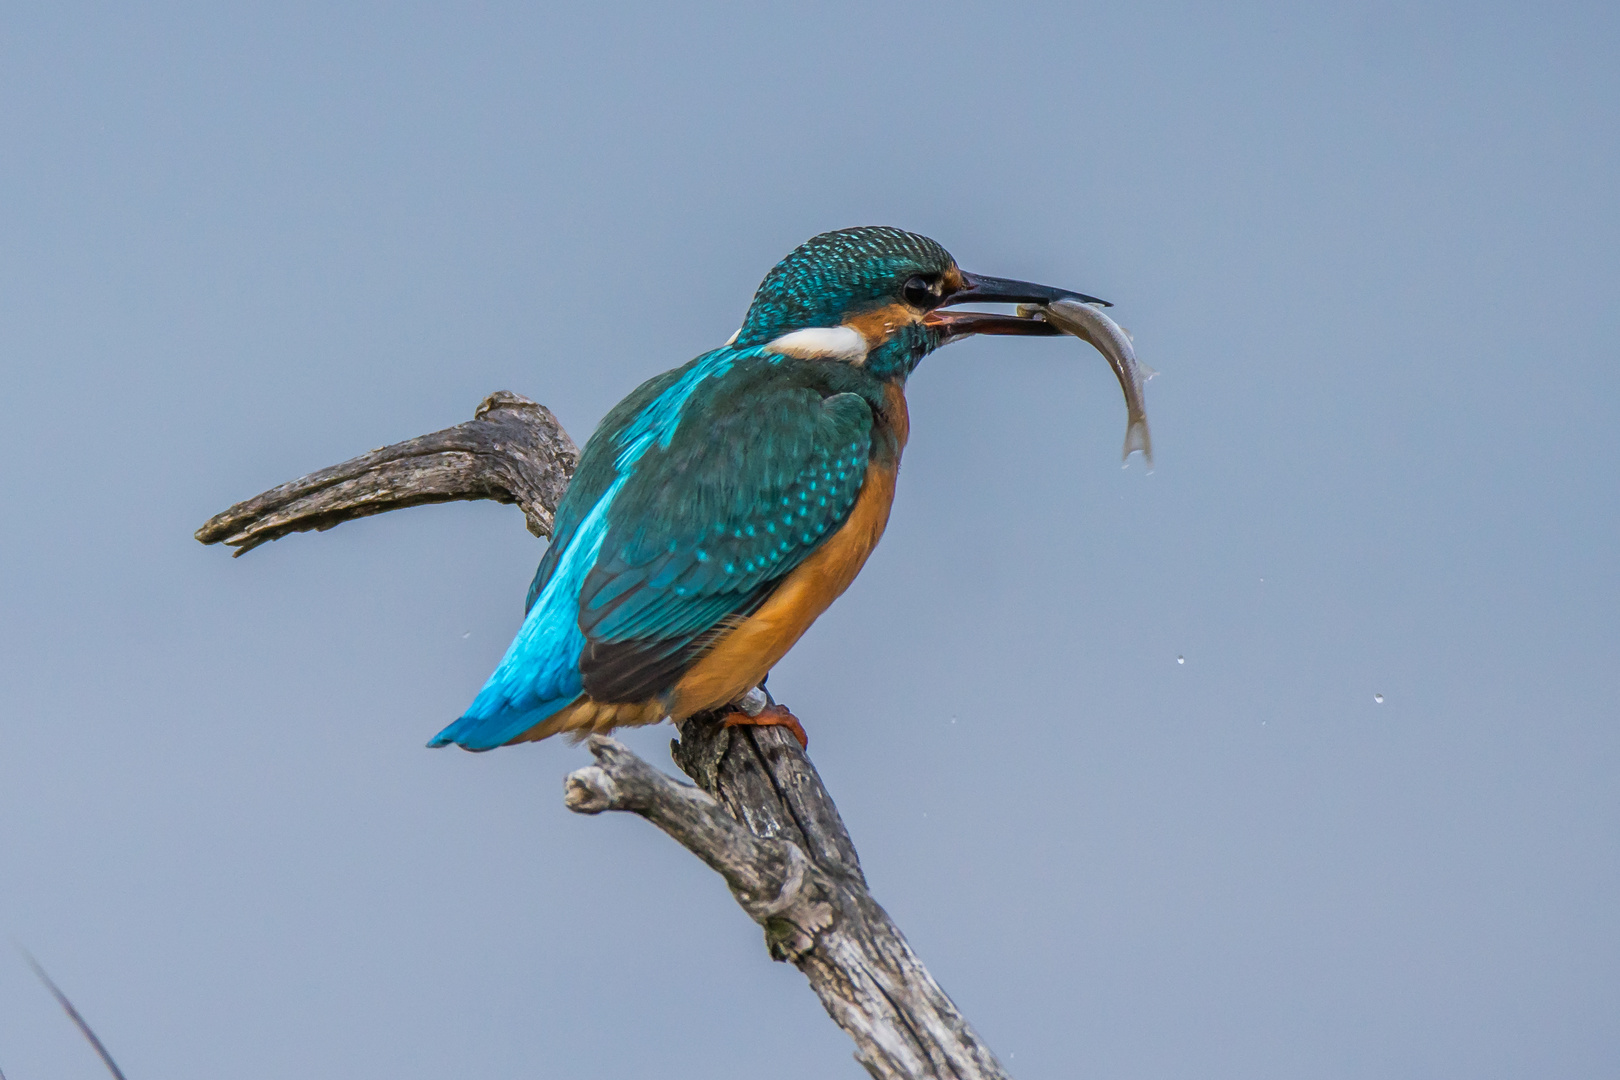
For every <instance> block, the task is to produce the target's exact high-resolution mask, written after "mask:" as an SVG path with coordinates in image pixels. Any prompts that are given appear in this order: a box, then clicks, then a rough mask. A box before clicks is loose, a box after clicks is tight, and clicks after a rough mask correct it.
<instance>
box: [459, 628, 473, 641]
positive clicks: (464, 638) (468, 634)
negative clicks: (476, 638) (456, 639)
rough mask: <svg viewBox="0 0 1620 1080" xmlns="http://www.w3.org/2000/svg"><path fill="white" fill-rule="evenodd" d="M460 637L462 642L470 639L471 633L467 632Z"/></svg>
mask: <svg viewBox="0 0 1620 1080" xmlns="http://www.w3.org/2000/svg"><path fill="white" fill-rule="evenodd" d="M461 637H462V640H466V639H467V638H470V637H472V631H471V630H469V631H467V632H466V633H465V634H462V635H461Z"/></svg>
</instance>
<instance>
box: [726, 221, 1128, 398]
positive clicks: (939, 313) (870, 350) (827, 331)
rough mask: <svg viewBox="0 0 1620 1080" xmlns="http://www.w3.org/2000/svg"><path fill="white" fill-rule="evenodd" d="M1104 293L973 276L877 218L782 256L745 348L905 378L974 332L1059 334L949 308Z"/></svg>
mask: <svg viewBox="0 0 1620 1080" xmlns="http://www.w3.org/2000/svg"><path fill="white" fill-rule="evenodd" d="M1061 299H1073V300H1081V301H1084V302H1087V303H1103V301H1100V300H1097V299H1096V298H1095V297H1091V296H1086V295H1084V294H1082V293H1076V292H1070V291H1069V290H1067V289H1055V288H1052V287H1050V286H1047V285H1035V284H1032V283H1030V282H1027V281H1011V280H1007V279H1005V278H993V277H985V276H983V275H980V274H970V273H967V272H966V271H964V270H962V269H961V268H960V267H958V266H957V265H956V260H955V259H953V258H951V253H950V252H948V251H946V250H945V249H944V248H942V247H940V246H939V245H938V244H937V243H935V242H934V241H932V240H930V239H928V237H926V236H918V235H917V234H916V233H908V232H905V231H904V230H902V229H893V228H888V227H886V226H879V225H872V226H863V227H861V228H856V229H840V230H839V231H837V232H829V233H822V234H821V235H820V236H817V237H813V238H811V239H810V240H807V241H805V242H804V243H803V244H801V245H799V247H798V248H797V249H795V250H794V251H793V252H792V253H791V254H790V255H788V257H787V258H785V259H783V260H782V261H781V262H779V263H777V264H776V266H775V267H774V268H773V269H772V270H771V272H770V273H769V274H766V275H765V280H764V281H762V282H760V285H759V290H758V291H757V292H756V293H754V302H753V304H752V306H750V307H749V309H748V316H747V318H746V319H744V320H743V325H742V329H741V330H739V331H737V336H736V338H735V339H734V342H733V343H734V344H735V345H736V347H737V348H744V349H745V348H754V347H757V346H764V347H765V349H766V350H767V351H770V352H777V353H782V354H783V355H786V356H794V357H799V358H801V359H807V360H808V359H824V360H833V361H842V362H844V363H851V364H859V365H862V366H864V367H865V368H866V369H867V370H869V371H871V372H872V373H873V374H875V375H877V376H879V377H880V378H884V379H898V380H902V381H903V380H904V379H905V378H906V376H908V375H910V374H911V370H912V369H913V368H915V367H916V366H917V363H918V362H919V361H920V360H922V358H923V357H924V356H927V355H928V354H929V353H930V352H932V351H933V350H935V349H937V348H939V347H940V346H941V345H945V344H948V343H949V342H951V341H955V340H956V339H957V338H961V337H966V336H968V335H970V334H1036V335H1049V334H1055V333H1058V332H1059V331H1058V330H1056V329H1055V328H1054V327H1053V326H1051V325H1050V324H1048V323H1046V322H1042V321H1039V320H1036V319H1031V318H1023V317H1020V316H1014V315H996V314H989V313H984V312H968V311H947V310H944V309H946V308H949V307H954V306H955V305H957V304H970V303H985V304H1040V303H1048V302H1050V301H1053V300H1061Z"/></svg>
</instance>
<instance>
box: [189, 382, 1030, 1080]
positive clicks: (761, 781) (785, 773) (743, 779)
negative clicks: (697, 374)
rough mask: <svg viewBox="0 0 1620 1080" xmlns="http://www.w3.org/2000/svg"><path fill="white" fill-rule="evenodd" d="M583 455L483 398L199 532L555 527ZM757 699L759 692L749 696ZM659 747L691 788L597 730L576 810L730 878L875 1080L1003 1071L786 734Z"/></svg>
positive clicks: (689, 739) (541, 421)
mask: <svg viewBox="0 0 1620 1080" xmlns="http://www.w3.org/2000/svg"><path fill="white" fill-rule="evenodd" d="M577 460H578V452H577V451H576V450H575V448H574V444H573V442H572V440H570V439H569V437H568V435H567V433H566V432H564V431H563V429H562V427H561V425H559V424H558V423H557V420H556V418H555V417H553V416H552V415H551V413H550V412H549V411H548V410H547V409H546V408H545V407H544V406H541V405H537V404H535V403H534V402H532V401H529V400H528V399H526V398H522V397H519V396H517V395H516V394H508V393H496V394H491V395H490V396H489V397H488V398H486V399H485V400H484V402H483V404H481V405H480V406H479V407H478V411H477V413H476V415H475V418H474V419H473V420H472V421H470V422H468V423H465V424H460V425H458V426H456V427H453V428H448V429H446V430H444V431H439V432H435V433H433V434H431V435H424V436H422V437H420V438H417V439H410V440H408V441H406V442H402V443H397V444H395V445H393V446H386V447H383V448H382V449H380V450H373V451H372V452H371V453H369V454H365V455H363V456H361V457H358V458H355V459H353V460H352V461H347V462H344V463H343V464H341V465H335V466H333V467H332V468H329V469H323V470H321V471H320V472H317V473H311V474H310V475H309V476H306V477H304V478H302V479H300V480H294V481H292V482H291V483H288V484H283V485H281V486H280V487H278V488H275V489H273V490H271V491H267V492H265V493H264V494H262V495H259V496H258V497H256V498H253V499H250V500H248V501H247V502H243V503H238V504H237V505H236V506H233V507H231V508H230V509H229V510H227V511H225V512H224V513H222V514H219V515H217V516H216V517H214V518H212V519H210V520H209V522H208V523H207V524H206V525H204V526H203V527H202V528H201V529H199V530H198V531H197V539H198V540H201V541H202V542H203V543H205V544H213V543H225V544H228V545H230V546H232V547H235V548H236V549H237V550H236V552H235V554H237V555H241V554H242V553H243V552H245V551H248V550H251V549H252V548H254V547H257V546H258V545H259V544H263V543H266V542H268V541H270V540H275V539H278V538H279V537H282V536H285V535H287V534H288V533H292V532H298V531H304V530H309V529H329V528H331V527H332V526H334V525H337V524H339V523H341V522H343V521H347V520H349V519H351V518H357V517H366V516H368V515H371V514H378V513H382V512H383V511H385V510H395V509H399V508H400V507H405V506H418V505H421V504H423V503H430V502H447V501H451V500H456V499H495V500H496V501H498V502H508V503H517V504H518V505H519V506H520V507H522V509H523V512H524V516H525V517H526V518H527V520H528V524H529V529H530V531H531V532H533V533H535V535H537V536H544V535H549V534H550V531H551V525H552V521H553V514H554V512H555V509H556V506H557V501H558V500H559V499H560V498H561V497H562V493H563V491H564V490H565V489H566V487H567V482H568V477H569V476H570V475H572V472H573V468H574V465H575V463H576V461H577ZM755 693H756V694H758V695H759V696H760V697H763V696H764V695H763V693H762V692H760V691H756V692H755ZM680 736H681V737H680V738H679V739H678V740H676V741H674V742H672V743H671V745H670V752H671V756H672V757H673V758H674V760H675V763H676V764H677V765H679V766H680V767H681V769H682V770H683V771H684V772H685V773H686V774H687V775H688V776H690V777H691V778H692V779H693V780H694V781H695V782H696V786H695V787H694V786H692V785H689V784H683V783H680V782H678V781H676V780H675V779H673V778H672V777H670V776H668V775H667V774H665V773H663V772H662V771H660V770H658V769H656V768H654V767H653V766H652V765H649V764H648V763H647V762H645V761H643V760H642V759H641V758H639V757H637V756H636V755H635V754H633V753H631V752H630V751H629V750H628V749H627V748H626V747H625V746H623V745H622V744H621V743H618V742H616V741H614V740H613V739H609V738H604V737H600V736H596V737H592V738H591V740H590V744H589V745H590V750H591V753H592V755H593V756H594V757H595V759H596V763H595V764H594V765H589V766H586V767H585V768H582V769H578V770H575V771H574V772H573V773H571V774H569V776H568V778H567V781H566V784H565V788H564V801H565V803H566V805H567V806H568V808H569V809H571V810H574V811H575V812H577V813H582V814H598V813H602V812H603V811H607V810H617V811H627V812H629V813H634V814H639V815H641V816H642V817H644V818H646V819H647V820H648V821H650V822H652V823H653V824H654V825H656V826H658V827H659V828H660V829H662V830H663V831H664V832H666V833H668V834H669V835H670V836H671V837H673V838H674V839H675V840H676V841H677V842H678V843H680V844H681V845H682V846H683V847H685V848H686V849H687V850H688V851H690V852H692V853H693V854H694V855H696V856H697V857H698V858H700V859H702V860H703V861H704V862H705V863H706V864H708V866H709V867H710V868H711V869H713V870H714V871H715V872H716V873H718V874H720V876H721V877H722V878H724V879H725V882H726V884H727V885H728V886H729V887H730V888H731V892H732V895H733V896H735V897H736V899H737V903H738V904H739V905H740V906H741V907H742V909H743V910H744V911H745V912H747V913H748V915H749V916H750V917H751V918H752V919H754V921H755V922H757V923H759V924H760V925H761V926H762V927H764V930H765V943H766V947H767V948H768V949H769V951H770V954H771V956H772V957H774V958H775V959H777V960H783V961H787V962H790V963H792V964H794V965H795V966H797V967H798V968H799V970H800V971H802V972H804V974H805V977H806V978H807V979H808V980H809V981H810V985H811V987H812V988H813V989H814V990H815V992H816V994H817V996H818V997H820V999H821V1002H822V1004H823V1005H824V1006H825V1007H826V1009H827V1012H828V1014H829V1015H830V1016H831V1017H832V1018H833V1020H834V1021H835V1022H836V1023H837V1024H838V1026H839V1027H841V1028H843V1029H844V1031H846V1032H847V1033H848V1034H849V1036H850V1037H851V1038H852V1039H854V1041H855V1045H856V1055H855V1056H856V1060H858V1061H859V1062H860V1063H861V1064H862V1065H864V1066H865V1067H866V1069H867V1071H868V1072H870V1073H871V1074H872V1075H873V1076H875V1077H879V1078H881V1080H920V1078H924V1077H937V1078H941V1080H945V1078H951V1080H997V1078H1001V1080H1004V1078H1005V1077H1006V1073H1004V1072H1003V1071H1002V1069H1001V1066H1000V1065H999V1064H998V1063H997V1061H996V1059H995V1057H994V1055H992V1054H991V1053H990V1050H989V1049H988V1048H987V1047H986V1046H985V1045H984V1043H983V1042H982V1041H981V1040H980V1039H979V1037H978V1035H976V1034H975V1033H974V1031H973V1028H972V1027H971V1026H970V1025H969V1024H968V1022H967V1020H966V1019H964V1018H963V1016H962V1015H961V1013H960V1012H958V1011H957V1008H956V1006H955V1005H954V1004H953V1003H952V1002H951V999H950V998H949V997H947V996H946V994H945V992H944V991H943V990H941V989H940V987H939V984H938V983H936V982H935V981H934V978H933V976H932V975H930V974H929V973H928V969H927V968H926V967H924V966H923V963H922V961H921V960H919V959H918V958H917V956H916V954H915V953H913V952H912V951H911V947H910V946H909V945H908V944H907V943H906V939H905V937H904V935H902V934H901V933H900V930H899V928H898V927H896V926H895V925H894V922H893V920H891V919H890V918H889V916H888V914H887V913H886V912H885V911H884V910H883V908H882V907H881V906H879V904H878V902H877V901H876V900H874V899H872V896H871V894H870V893H869V892H868V891H867V888H866V877H865V875H864V874H862V872H861V864H860V859H859V857H858V856H857V855H856V853H855V845H854V844H853V843H852V842H851V841H850V838H849V833H848V831H847V830H845V828H844V823H843V820H842V818H840V817H839V815H838V808H837V807H836V806H835V805H834V804H833V801H832V797H831V796H830V795H828V794H827V789H826V788H825V787H824V786H822V783H821V777H820V776H819V775H818V774H817V773H816V769H815V766H814V765H812V764H811V763H810V759H809V758H808V757H807V756H806V755H805V753H804V750H803V748H801V747H800V745H799V743H798V741H797V740H796V739H794V738H793V736H792V735H790V734H788V733H787V732H786V730H784V729H783V728H780V727H762V728H727V727H724V726H722V725H721V723H720V719H719V717H718V716H717V715H712V714H705V715H699V716H695V717H692V718H691V719H690V720H688V721H686V723H685V724H684V725H682V728H681V733H680Z"/></svg>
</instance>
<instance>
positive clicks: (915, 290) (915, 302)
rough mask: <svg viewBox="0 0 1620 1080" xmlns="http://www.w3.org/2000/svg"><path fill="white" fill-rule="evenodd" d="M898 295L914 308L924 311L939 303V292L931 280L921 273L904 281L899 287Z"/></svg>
mask: <svg viewBox="0 0 1620 1080" xmlns="http://www.w3.org/2000/svg"><path fill="white" fill-rule="evenodd" d="M900 297H901V299H903V300H905V302H906V303H908V304H910V305H911V306H912V307H914V308H922V309H923V310H924V311H926V310H928V309H929V308H931V307H933V306H934V305H935V304H938V303H939V293H938V292H937V291H936V287H935V285H934V283H933V282H931V281H929V280H928V279H927V278H925V277H923V276H922V275H920V274H919V275H916V276H914V277H912V278H911V279H910V280H909V281H907V282H906V283H905V285H903V286H902V287H901V289H900Z"/></svg>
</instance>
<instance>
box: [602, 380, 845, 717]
mask: <svg viewBox="0 0 1620 1080" xmlns="http://www.w3.org/2000/svg"><path fill="white" fill-rule="evenodd" d="M761 374H762V375H763V376H764V377H761V378H756V377H751V375H750V374H749V373H746V372H737V373H736V376H737V377H736V378H734V379H728V380H725V381H724V383H723V384H722V386H721V387H720V388H718V389H716V390H715V391H714V392H712V393H710V394H706V395H702V396H701V397H697V396H695V397H694V398H693V399H692V400H690V401H688V402H687V403H686V407H685V408H684V409H683V410H682V414H681V419H680V423H679V425H678V426H677V427H676V428H675V430H674V432H673V433H672V435H671V436H670V437H669V438H668V439H667V441H660V442H659V443H658V444H657V445H655V446H653V447H652V448H650V449H649V450H648V451H647V452H646V453H644V454H643V455H642V456H641V458H640V459H639V460H638V461H637V462H636V465H635V468H634V471H633V473H632V474H631V475H630V476H629V477H628V478H627V480H626V482H625V485H624V487H623V488H622V490H620V491H619V492H618V494H617V495H616V496H615V497H614V499H613V501H612V504H611V506H609V507H608V510H607V532H606V536H605V538H604V540H603V543H602V546H601V550H600V552H599V554H598V556H597V558H596V562H595V565H594V566H593V567H592V569H591V571H590V573H589V574H588V575H586V577H585V580H584V584H583V587H582V588H581V590H580V594H579V626H580V630H581V631H582V632H583V634H584V636H585V643H586V644H585V649H584V652H583V655H582V656H581V658H580V672H581V675H582V676H583V682H584V687H585V689H586V691H587V692H588V693H589V694H590V695H591V696H592V697H593V698H595V699H596V700H598V701H642V700H646V699H648V698H651V697H653V696H654V695H656V694H659V693H661V692H663V691H665V690H668V689H669V688H670V687H671V686H673V684H674V683H675V681H676V680H677V679H678V678H679V677H680V675H681V673H682V672H684V671H685V670H686V669H687V668H688V667H689V666H691V664H692V663H694V662H695V661H696V660H697V659H698V658H699V657H700V656H701V655H702V654H703V652H704V651H705V650H706V649H707V648H708V647H709V646H710V645H712V644H713V643H714V640H715V638H716V636H717V633H718V632H719V631H720V630H722V629H723V628H724V627H726V626H728V625H731V624H732V623H734V622H735V621H736V620H737V619H739V618H743V617H746V616H747V615H749V614H751V613H752V612H753V611H755V610H756V609H757V608H758V607H759V606H760V605H761V604H763V603H764V602H765V600H766V599H767V598H768V597H769V596H770V594H771V593H772V592H773V591H774V590H775V588H776V586H777V585H778V584H779V583H780V581H781V579H782V578H784V577H786V576H787V575H788V574H789V573H790V572H791V571H792V570H793V569H794V568H795V567H797V566H798V565H799V564H800V563H801V562H803V561H804V559H805V558H806V557H807V556H809V555H810V553H812V552H813V551H815V550H816V548H818V547H819V546H820V545H821V544H822V543H823V542H824V541H825V540H826V539H827V538H828V537H830V536H831V535H833V534H834V533H836V532H837V531H838V528H839V526H841V525H842V524H843V523H844V521H845V520H846V519H847V518H848V516H849V514H850V511H851V509H852V508H853V507H854V505H855V500H856V497H857V496H858V495H859V493H860V488H861V484H862V482H863V481H864V479H865V476H866V467H867V463H868V461H869V460H870V458H871V454H872V437H873V413H872V407H871V406H870V405H869V404H868V403H867V401H866V399H865V398H863V397H862V396H860V395H859V394H854V393H834V394H831V395H827V394H825V393H824V391H823V390H822V389H820V388H817V387H813V386H806V385H796V384H794V383H792V382H790V381H786V380H780V379H776V380H773V379H772V378H770V374H771V373H770V372H762V373H761ZM726 384H730V385H726Z"/></svg>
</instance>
